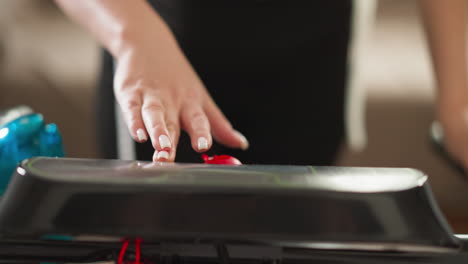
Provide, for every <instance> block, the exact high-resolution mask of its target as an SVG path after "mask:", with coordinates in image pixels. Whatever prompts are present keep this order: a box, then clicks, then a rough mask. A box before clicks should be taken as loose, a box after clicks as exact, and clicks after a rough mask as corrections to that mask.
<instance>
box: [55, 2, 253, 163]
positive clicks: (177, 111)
mask: <svg viewBox="0 0 468 264" xmlns="http://www.w3.org/2000/svg"><path fill="white" fill-rule="evenodd" d="M56 2H57V4H59V6H61V7H62V9H63V10H64V11H65V13H67V14H68V15H69V16H70V17H71V18H73V19H75V20H76V21H77V22H78V23H80V24H81V25H83V26H84V27H85V28H86V29H88V31H90V32H91V33H92V34H93V35H94V36H95V37H96V38H97V39H98V41H99V42H100V43H101V44H102V45H103V46H105V47H106V48H107V49H108V50H109V51H110V53H111V54H112V55H113V56H114V58H115V59H116V61H117V71H116V74H115V81H114V84H115V85H114V87H115V95H116V98H117V101H118V103H119V105H120V108H121V109H122V112H123V114H124V118H125V120H126V123H127V125H128V128H129V130H130V134H131V135H132V137H133V138H134V139H135V140H136V141H138V142H145V141H147V140H148V139H150V140H151V142H152V144H153V146H154V148H155V150H156V151H155V154H154V160H157V161H173V160H174V159H175V154H176V147H177V141H178V138H179V134H180V129H184V130H186V131H187V132H188V133H189V135H190V137H191V142H192V147H193V148H194V149H195V150H196V151H198V152H203V151H206V150H208V149H209V148H210V147H211V145H212V143H213V139H212V137H214V138H215V139H216V140H217V141H218V142H219V143H221V144H224V145H226V146H228V147H232V148H242V149H246V148H247V147H248V142H247V140H246V139H245V137H244V136H242V134H240V133H239V132H237V131H236V130H234V129H233V128H232V127H231V125H230V124H229V122H228V120H227V119H226V117H224V115H223V114H222V112H221V111H220V110H219V108H218V107H217V106H216V104H215V103H214V102H213V100H212V99H211V97H210V95H209V94H208V92H207V91H206V89H205V87H204V86H203V84H202V82H201V81H200V79H199V78H198V76H197V75H196V73H195V71H194V70H193V69H192V67H191V65H190V64H189V62H188V61H187V59H186V58H185V56H184V55H183V53H182V51H181V50H180V48H179V46H178V44H177V42H176V40H175V38H174V36H173V34H172V32H171V31H170V30H169V28H168V26H167V25H166V24H165V23H164V21H163V20H162V18H161V17H160V16H159V15H158V14H157V13H156V12H155V11H154V10H153V9H152V8H151V6H150V5H149V4H148V3H147V2H146V1H145V0H132V1H128V0H88V1H76V0H56ZM217 88H219V89H222V87H217Z"/></svg>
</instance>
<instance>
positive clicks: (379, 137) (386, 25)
mask: <svg viewBox="0 0 468 264" xmlns="http://www.w3.org/2000/svg"><path fill="white" fill-rule="evenodd" d="M357 1H359V0H357ZM361 1H368V3H371V2H373V1H372V0H361ZM374 3H377V6H376V8H375V9H374V8H373V7H369V6H368V7H367V8H368V10H371V12H370V13H368V14H371V17H368V19H366V20H365V21H366V23H367V24H366V25H365V26H364V28H361V29H358V30H361V31H362V32H363V35H364V37H363V39H365V43H364V44H362V43H361V44H360V49H359V52H357V53H356V54H355V55H356V56H355V57H354V58H355V61H354V62H353V65H355V66H356V70H353V72H354V74H355V75H356V76H354V78H355V80H356V82H357V83H355V86H358V89H359V90H360V93H361V95H362V96H361V99H362V100H363V105H362V106H364V107H365V108H362V110H363V111H364V112H363V114H364V119H356V120H353V119H352V120H350V122H351V123H355V124H356V125H357V128H356V129H357V130H359V126H361V122H364V123H363V124H364V125H365V128H366V133H367V144H365V145H364V144H363V143H362V142H361V143H360V144H358V145H360V147H358V148H356V147H355V148H351V147H349V144H348V145H347V146H344V147H343V151H342V153H341V155H340V157H339V160H338V162H337V164H338V165H343V166H378V167H412V168H417V169H420V170H422V171H424V172H426V173H427V174H428V175H429V177H430V182H431V185H432V187H433V189H434V192H435V194H436V197H437V200H438V202H439V204H440V205H441V207H442V209H443V211H444V212H445V214H446V215H447V216H448V218H449V220H450V222H451V224H452V226H454V228H455V230H456V231H457V232H467V233H468V224H467V223H468V182H465V181H463V180H462V178H461V177H460V175H459V174H458V173H457V172H456V171H455V170H454V169H453V168H451V167H450V166H449V165H448V164H446V163H445V161H444V160H443V159H442V158H441V157H440V156H439V155H438V153H437V152H435V151H434V149H433V148H432V146H431V144H430V140H429V134H428V132H429V127H430V124H431V122H432V121H433V119H434V112H433V108H434V80H433V74H432V70H431V67H430V59H429V54H428V50H427V47H426V43H425V39H424V38H425V36H424V32H423V29H422V25H421V19H420V16H419V13H418V8H417V5H416V1H414V0H380V1H377V2H374ZM360 8H366V7H360ZM361 35H362V34H361ZM99 55H100V53H99V48H98V46H97V44H96V42H95V41H94V40H93V39H92V38H91V36H90V35H88V34H87V33H86V32H84V31H83V30H82V29H80V28H79V27H78V26H76V25H74V24H73V23H72V22H71V21H69V20H68V19H67V18H66V17H65V16H64V15H63V14H62V13H61V12H60V10H59V9H58V8H57V7H56V6H55V5H54V4H53V2H52V1H45V0H3V1H1V2H0V108H6V107H10V106H15V105H18V104H25V105H29V106H31V107H33V109H35V110H36V111H37V112H39V113H42V114H44V116H45V117H46V119H47V121H48V122H55V123H57V124H58V126H59V128H60V129H61V131H62V133H63V137H64V144H65V146H66V151H67V154H68V156H72V157H87V158H96V157H99V155H98V153H97V151H96V148H95V116H94V107H95V105H94V102H95V98H94V96H95V86H96V82H97V76H98V75H99ZM364 99H365V100H364ZM358 108H359V107H358ZM357 112H359V109H358V110H357ZM357 134H359V131H358V132H357ZM361 134H362V133H361ZM357 137H358V138H359V135H358V136H357ZM358 141H359V140H358ZM361 141H362V140H361Z"/></svg>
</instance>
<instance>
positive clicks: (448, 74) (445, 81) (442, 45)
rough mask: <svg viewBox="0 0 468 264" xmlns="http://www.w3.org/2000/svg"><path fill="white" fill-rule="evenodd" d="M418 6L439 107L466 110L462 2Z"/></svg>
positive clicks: (430, 1) (429, 1) (426, 0)
mask: <svg viewBox="0 0 468 264" xmlns="http://www.w3.org/2000/svg"><path fill="white" fill-rule="evenodd" d="M419 2H420V6H421V8H422V11H423V12H422V13H423V17H424V22H425V26H426V30H427V33H428V34H427V35H428V40H429V46H430V49H431V54H432V59H433V65H434V71H435V74H436V79H437V87H438V103H439V106H442V107H445V106H450V105H465V106H466V105H467V104H468V90H467V87H468V86H467V65H466V51H465V49H466V41H465V27H466V21H465V0H448V1H441V0H420V1H419Z"/></svg>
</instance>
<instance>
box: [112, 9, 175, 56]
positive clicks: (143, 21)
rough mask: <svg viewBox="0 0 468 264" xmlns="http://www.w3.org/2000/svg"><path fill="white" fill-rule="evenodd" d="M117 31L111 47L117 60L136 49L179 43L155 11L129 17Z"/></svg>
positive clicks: (158, 47) (159, 47)
mask: <svg viewBox="0 0 468 264" xmlns="http://www.w3.org/2000/svg"><path fill="white" fill-rule="evenodd" d="M116 31H117V32H116V34H115V35H114V37H113V38H112V40H111V43H110V48H109V49H110V52H111V53H112V55H113V56H114V57H115V58H116V59H117V60H118V59H119V58H121V57H124V56H127V55H128V54H129V53H134V52H135V51H139V50H143V51H144V50H147V49H155V48H157V49H161V48H163V47H165V46H168V45H169V46H170V45H176V43H177V42H176V41H175V38H174V36H173V34H172V32H171V30H170V29H169V27H168V26H167V25H166V23H165V22H164V21H163V20H162V18H160V17H159V15H158V14H156V13H154V12H147V13H144V14H140V16H139V17H138V18H133V19H128V20H127V21H126V22H125V23H123V24H122V25H120V28H119V30H116Z"/></svg>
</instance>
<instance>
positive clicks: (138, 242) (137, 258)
mask: <svg viewBox="0 0 468 264" xmlns="http://www.w3.org/2000/svg"><path fill="white" fill-rule="evenodd" d="M140 245H141V239H140V238H137V239H136V240H135V264H142V263H140V255H141V252H140Z"/></svg>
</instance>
